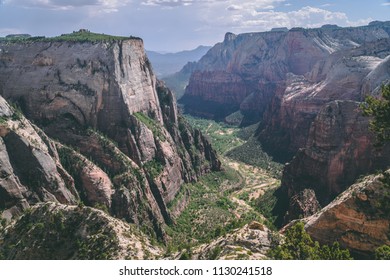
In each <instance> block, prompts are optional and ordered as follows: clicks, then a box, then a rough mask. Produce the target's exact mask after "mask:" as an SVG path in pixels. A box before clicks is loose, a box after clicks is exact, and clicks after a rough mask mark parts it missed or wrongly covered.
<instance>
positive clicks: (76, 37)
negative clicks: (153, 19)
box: [1, 29, 139, 43]
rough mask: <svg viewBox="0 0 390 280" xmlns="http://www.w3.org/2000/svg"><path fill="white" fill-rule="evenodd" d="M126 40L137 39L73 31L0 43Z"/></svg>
mask: <svg viewBox="0 0 390 280" xmlns="http://www.w3.org/2000/svg"><path fill="white" fill-rule="evenodd" d="M127 39H139V38H137V37H132V36H130V37H124V36H112V35H106V34H99V33H93V32H90V31H88V30H83V29H81V30H79V31H74V32H72V33H69V34H62V35H61V36H56V37H49V38H46V37H43V36H38V37H10V38H1V41H6V42H11V43H14V42H15V43H19V42H21V43H23V42H26V43H28V42H81V43H86V42H90V43H98V42H113V41H120V40H127Z"/></svg>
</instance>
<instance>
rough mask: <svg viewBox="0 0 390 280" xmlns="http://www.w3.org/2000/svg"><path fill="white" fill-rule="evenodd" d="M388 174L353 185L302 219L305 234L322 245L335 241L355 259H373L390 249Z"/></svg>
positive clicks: (368, 178) (369, 177) (371, 177)
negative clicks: (378, 250)
mask: <svg viewBox="0 0 390 280" xmlns="http://www.w3.org/2000/svg"><path fill="white" fill-rule="evenodd" d="M388 172H389V171H387V179H385V178H384V177H383V175H377V176H373V175H372V176H368V177H366V178H364V179H362V180H361V181H360V182H358V183H355V184H354V185H352V186H351V187H350V188H348V189H347V190H346V191H345V192H343V193H342V194H341V195H340V196H338V197H337V198H336V199H335V200H334V201H333V202H332V203H330V204H329V205H328V206H326V207H325V208H323V209H322V210H321V211H320V212H318V213H317V214H315V215H313V216H310V217H308V218H306V219H304V222H305V223H306V225H305V228H306V230H307V232H308V233H309V234H310V235H311V236H312V237H313V239H315V240H318V241H319V242H321V243H326V244H332V243H333V242H335V241H338V242H339V243H340V245H341V246H343V247H345V248H348V249H349V250H350V251H351V252H352V253H353V254H354V255H355V257H360V258H373V256H374V255H373V253H374V251H375V249H376V248H378V247H379V246H382V245H390V240H389V236H390V234H389V233H390V227H389V225H390V220H389V179H388V176H389V173H388Z"/></svg>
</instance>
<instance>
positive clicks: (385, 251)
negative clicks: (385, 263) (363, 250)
mask: <svg viewBox="0 0 390 280" xmlns="http://www.w3.org/2000/svg"><path fill="white" fill-rule="evenodd" d="M375 259H376V260H390V246H387V245H383V246H380V247H378V248H377V249H376V250H375Z"/></svg>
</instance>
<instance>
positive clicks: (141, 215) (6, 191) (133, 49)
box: [0, 38, 220, 236]
mask: <svg viewBox="0 0 390 280" xmlns="http://www.w3.org/2000/svg"><path fill="white" fill-rule="evenodd" d="M0 49H1V52H0V94H1V95H2V96H3V97H4V99H5V100H7V101H8V102H11V103H14V104H17V106H19V107H20V108H21V110H22V112H23V113H24V114H25V116H26V117H27V119H29V120H32V121H33V122H34V123H35V124H37V126H39V127H40V129H38V127H35V131H34V127H33V126H31V125H30V124H29V122H28V121H27V120H25V119H24V118H22V121H19V122H24V123H25V127H26V128H24V129H29V131H26V132H23V131H21V130H18V128H17V127H20V126H21V124H16V123H15V122H16V121H14V120H13V117H12V116H13V114H15V111H12V109H10V107H9V106H8V105H7V103H6V102H5V100H3V99H1V102H2V105H1V109H2V112H1V114H2V115H3V116H4V117H3V119H4V122H3V124H2V129H1V131H2V135H1V136H2V138H1V140H2V142H1V146H2V147H3V148H2V155H3V156H2V157H1V158H2V161H4V162H5V163H4V164H2V165H1V166H2V168H3V169H4V172H3V173H4V176H2V177H4V178H5V179H3V180H2V183H1V188H0V193H1V194H2V195H1V200H0V207H1V210H4V211H5V212H4V211H3V216H4V215H5V214H4V213H8V212H12V211H13V210H11V209H13V207H15V206H16V205H19V204H23V205H27V204H30V205H32V204H35V203H37V202H39V201H58V202H61V203H65V204H75V203H76V202H77V201H78V200H79V197H80V198H81V199H82V201H83V202H84V203H85V204H86V205H90V206H97V205H99V206H104V207H106V208H107V209H108V211H109V212H110V213H111V214H112V215H114V216H117V217H119V218H124V219H126V220H127V221H129V222H133V223H136V224H141V223H142V224H143V225H146V226H149V227H151V228H152V229H153V230H154V231H156V232H157V234H158V235H159V236H163V233H162V231H161V224H163V223H169V222H170V219H171V218H170V213H169V212H168V210H167V208H166V203H168V202H169V201H171V200H172V199H173V198H174V197H175V195H176V193H177V192H178V191H179V189H180V186H181V184H183V183H185V182H190V181H193V180H197V178H198V176H200V175H202V174H204V173H205V172H208V171H210V170H219V169H220V162H219V160H218V158H217V156H216V154H215V152H214V150H213V149H212V148H211V146H210V144H209V143H208V142H207V140H206V139H205V138H204V137H203V136H202V135H201V133H200V132H199V131H197V130H193V129H192V128H191V127H189V126H188V125H187V124H186V123H185V121H184V120H183V119H182V118H181V117H180V116H178V112H177V107H176V101H175V99H174V97H173V95H172V93H171V92H170V91H169V90H168V89H167V88H166V87H165V86H164V84H162V83H161V82H159V81H158V80H157V79H156V77H155V76H154V74H153V72H152V70H151V66H150V63H149V61H148V59H147V57H146V55H145V52H144V49H143V42H142V40H141V39H136V38H132V39H120V40H106V41H98V42H88V41H83V42H77V41H76V42H74V41H66V40H55V39H53V40H50V39H48V40H38V41H34V40H25V41H23V42H20V41H19V42H12V41H11V42H10V41H6V42H0ZM14 126H15V127H14ZM30 126H31V127H32V128H31V129H30ZM41 129H42V131H41ZM36 131H39V132H40V134H42V135H43V136H42V137H43V138H42V137H38V136H34V135H35V134H37V132H36ZM23 135H30V136H25V138H28V137H29V139H27V140H25V139H23V138H22V137H23ZM31 135H32V136H31ZM46 135H47V136H46ZM49 137H50V138H51V139H57V143H54V142H53V141H52V140H50V138H49ZM30 138H31V139H30ZM35 142H37V143H38V144H36V145H33V144H34V143H35ZM63 145H67V146H68V147H65V146H63ZM35 146H38V147H37V148H35ZM69 147H70V148H69ZM57 149H58V152H57ZM58 153H59V156H58ZM26 155H28V157H27V158H26ZM34 168H35V169H37V171H36V172H35V171H31V170H34ZM64 168H65V169H66V171H65V169H64ZM34 172H35V173H34ZM26 203H27V204H26ZM23 207H24V206H23ZM19 208H20V207H19ZM7 211H8V212H7ZM7 215H8V214H7Z"/></svg>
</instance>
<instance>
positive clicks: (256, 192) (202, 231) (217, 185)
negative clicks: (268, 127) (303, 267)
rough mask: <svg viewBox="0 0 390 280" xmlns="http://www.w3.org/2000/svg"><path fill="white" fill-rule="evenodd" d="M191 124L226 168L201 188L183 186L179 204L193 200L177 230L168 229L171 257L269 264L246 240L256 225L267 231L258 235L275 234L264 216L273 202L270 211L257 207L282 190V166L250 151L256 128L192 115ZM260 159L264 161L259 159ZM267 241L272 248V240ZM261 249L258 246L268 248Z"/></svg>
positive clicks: (175, 226) (206, 178)
mask: <svg viewBox="0 0 390 280" xmlns="http://www.w3.org/2000/svg"><path fill="white" fill-rule="evenodd" d="M186 118H187V120H188V121H189V122H190V124H191V125H192V126H194V127H196V128H199V129H200V130H201V131H202V133H203V134H204V135H206V137H208V138H209V140H210V141H211V143H212V145H213V146H214V147H215V148H216V150H217V152H218V153H219V156H220V158H221V161H222V163H223V171H220V172H213V173H211V174H208V175H206V176H204V177H203V178H202V179H201V180H200V181H199V182H198V183H195V184H187V185H185V186H184V188H183V190H182V191H181V194H180V195H179V196H178V200H181V201H183V196H185V195H186V194H187V195H188V194H189V195H188V199H187V202H186V206H185V210H184V211H183V212H182V213H181V214H180V215H179V216H178V217H176V219H175V222H174V224H173V225H171V226H169V227H167V233H168V235H169V236H170V237H171V241H170V243H169V245H168V249H167V253H166V256H168V257H175V258H177V257H180V254H181V257H182V258H200V259H202V258H204V259H210V258H211V259H212V258H219V259H221V258H222V259H237V258H239V259H252V258H264V257H265V255H264V253H265V251H264V252H262V253H260V251H259V250H257V249H255V248H253V246H252V245H253V244H252V245H251V244H250V243H248V242H247V241H248V237H247V236H245V235H246V234H248V232H251V231H252V230H251V227H256V225H261V226H259V227H260V228H261V229H262V231H259V232H262V233H263V234H266V235H268V232H271V230H268V228H266V227H269V228H271V229H273V230H275V227H274V226H273V224H272V221H270V220H269V219H268V218H266V217H264V215H263V213H266V214H267V212H268V213H269V212H270V208H272V206H273V205H272V201H271V203H270V205H268V209H264V208H261V207H258V204H259V201H260V200H261V198H262V197H263V195H264V193H267V194H271V195H272V193H273V191H274V190H275V189H277V188H278V187H279V186H280V179H279V178H280V171H281V168H282V165H281V164H280V163H276V162H273V161H272V158H270V157H267V156H266V154H265V153H263V152H262V151H261V150H259V149H258V150H257V151H256V150H255V151H254V150H252V149H249V148H248V147H251V145H250V144H251V142H252V141H254V140H253V139H252V138H251V136H250V135H252V133H253V130H254V129H255V127H256V126H252V127H249V128H239V127H237V126H233V125H227V124H224V123H218V122H215V121H212V120H206V119H201V118H194V117H191V116H188V115H187V116H186ZM248 144H249V146H248ZM258 147H260V146H258ZM247 149H248V151H246V150H247ZM260 149H261V147H260ZM237 150H238V151H239V152H236V151H237ZM246 152H248V153H246ZM259 154H260V155H262V156H263V157H262V158H259V157H258V156H259ZM248 162H249V163H248ZM250 163H251V164H250ZM184 200H185V199H184ZM274 202H275V201H274ZM176 203H177V202H176ZM176 203H175V202H173V203H172V204H171V205H170V207H171V209H172V208H174V207H176V206H177V205H176ZM267 216H269V215H267ZM271 220H272V217H271ZM254 225H255V226H254ZM262 225H266V227H264V226H262ZM265 228H266V229H265ZM251 234H252V235H253V234H254V232H252V233H251ZM252 238H253V236H252ZM258 238H260V237H257V239H258ZM255 239H256V238H255ZM263 239H267V241H266V243H267V242H269V240H268V239H269V238H268V237H265V238H263ZM229 240H230V241H229ZM244 240H245V241H244ZM241 241H242V242H241ZM263 241H264V240H263ZM230 243H231V244H230ZM261 243H262V242H258V244H256V245H257V246H258V245H260V246H261V245H264V244H261ZM263 243H264V242H263ZM227 244H228V245H227ZM229 244H230V245H229ZM240 244H241V245H240ZM237 252H240V253H237Z"/></svg>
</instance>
